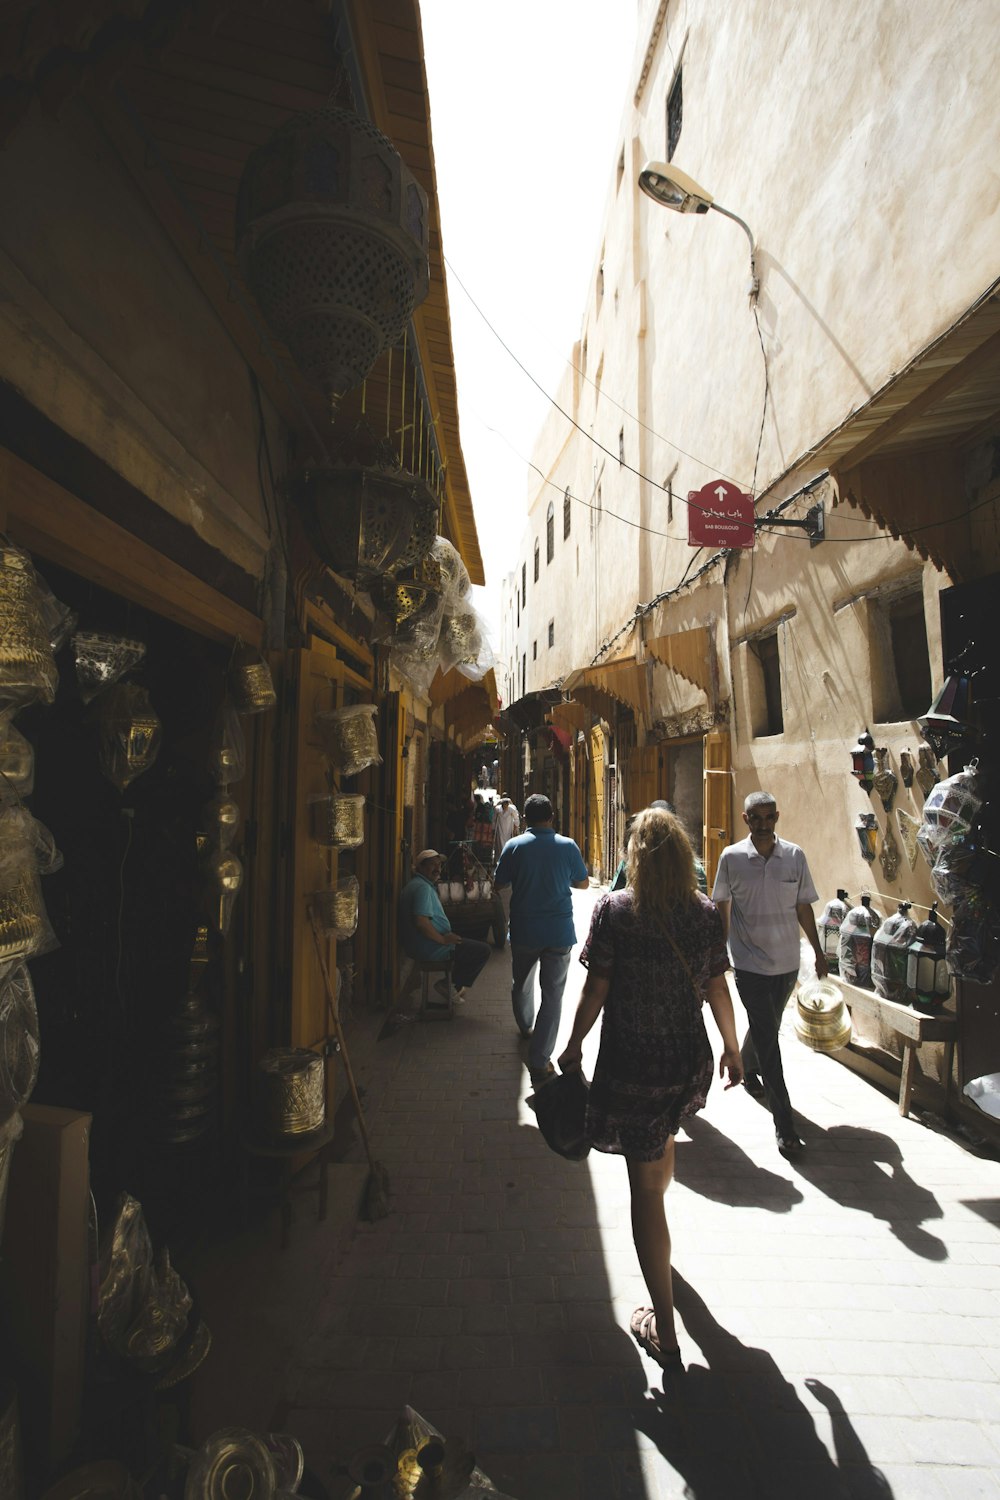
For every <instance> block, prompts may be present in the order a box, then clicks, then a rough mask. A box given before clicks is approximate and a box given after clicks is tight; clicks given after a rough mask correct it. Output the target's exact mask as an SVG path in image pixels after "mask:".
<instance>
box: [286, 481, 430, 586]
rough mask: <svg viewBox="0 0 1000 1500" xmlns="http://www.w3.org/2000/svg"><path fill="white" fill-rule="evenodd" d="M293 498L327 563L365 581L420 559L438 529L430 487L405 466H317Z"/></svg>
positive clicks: (314, 543) (353, 579)
mask: <svg viewBox="0 0 1000 1500" xmlns="http://www.w3.org/2000/svg"><path fill="white" fill-rule="evenodd" d="M292 499H293V500H294V501H295V503H296V505H297V507H298V510H299V514H300V515H301V517H302V522H303V525H304V526H305V528H306V531H307V533H308V535H309V540H310V541H311V542H312V545H313V547H314V548H315V550H316V552H317V553H318V554H319V556H320V558H321V559H322V560H323V562H324V563H326V565H327V567H329V568H332V569H333V571H334V572H335V573H339V574H340V575H341V576H342V577H344V578H349V579H351V580H352V581H353V582H355V583H360V584H362V585H367V584H369V583H371V582H373V581H374V580H375V579H377V578H379V577H381V576H383V575H384V574H386V573H389V572H395V571H397V570H398V569H400V568H410V567H413V566H414V565H415V564H416V563H419V562H421V561H422V559H423V558H425V557H426V556H427V553H428V552H429V551H430V549H431V546H432V544H433V541H434V536H435V532H436V530H437V517H438V502H437V500H436V499H435V497H434V495H433V493H432V492H431V489H430V487H429V486H428V485H427V484H425V483H424V481H423V480H422V479H418V478H417V477H416V476H415V475H413V474H409V473H407V472H406V471H405V470H402V469H398V470H392V469H384V468H377V467H365V466H362V465H356V466H351V467H347V468H343V469H322V470H317V471H316V472H314V473H310V474H306V475H304V476H303V478H302V479H301V480H300V481H299V483H298V484H297V485H296V486H295V488H294V489H293V492H292Z"/></svg>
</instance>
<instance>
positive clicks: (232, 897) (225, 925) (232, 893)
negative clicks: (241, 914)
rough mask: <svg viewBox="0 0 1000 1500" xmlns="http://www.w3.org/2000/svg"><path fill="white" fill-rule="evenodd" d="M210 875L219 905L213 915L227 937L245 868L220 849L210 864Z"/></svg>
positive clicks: (223, 934)
mask: <svg viewBox="0 0 1000 1500" xmlns="http://www.w3.org/2000/svg"><path fill="white" fill-rule="evenodd" d="M209 875H210V877H211V881H212V890H213V894H214V896H215V899H216V903H217V904H216V907H215V911H214V913H213V916H214V921H215V926H216V928H217V929H218V931H219V932H220V933H221V935H222V936H223V937H225V936H226V934H227V933H228V931H229V924H230V922H231V921H232V917H233V907H234V906H235V905H236V897H237V895H238V894H239V889H240V886H241V885H242V884H243V866H242V865H241V864H240V862H239V860H238V859H237V858H236V855H235V854H231V853H229V851H228V850H224V849H220V850H218V851H217V852H216V853H215V854H214V855H213V856H212V858H211V860H210V862H209Z"/></svg>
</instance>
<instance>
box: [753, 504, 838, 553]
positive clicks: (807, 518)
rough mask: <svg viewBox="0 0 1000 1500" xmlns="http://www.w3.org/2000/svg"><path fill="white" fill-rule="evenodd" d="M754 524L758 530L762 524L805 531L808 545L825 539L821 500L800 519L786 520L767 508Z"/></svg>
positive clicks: (824, 518) (823, 508) (824, 515)
mask: <svg viewBox="0 0 1000 1500" xmlns="http://www.w3.org/2000/svg"><path fill="white" fill-rule="evenodd" d="M755 526H756V529H757V530H758V531H759V530H760V529H761V527H763V526H794V527H795V528H796V529H797V530H799V531H804V532H805V533H806V535H807V536H808V538H809V545H810V547H818V546H819V544H820V542H824V541H826V510H825V507H824V505H823V501H822V500H817V502H816V504H815V505H813V506H810V508H809V510H807V511H806V513H805V515H804V516H803V517H802V519H801V520H800V521H790V520H786V519H785V517H784V516H779V515H778V512H777V511H775V510H769V511H765V513H764V515H762V516H758V517H757V520H756V523H755Z"/></svg>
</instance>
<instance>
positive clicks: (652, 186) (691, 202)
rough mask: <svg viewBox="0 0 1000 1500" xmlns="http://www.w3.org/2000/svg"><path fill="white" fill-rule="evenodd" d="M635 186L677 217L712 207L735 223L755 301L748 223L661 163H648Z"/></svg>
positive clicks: (756, 285) (754, 270) (677, 170)
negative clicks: (746, 249) (746, 251)
mask: <svg viewBox="0 0 1000 1500" xmlns="http://www.w3.org/2000/svg"><path fill="white" fill-rule="evenodd" d="M639 186H640V187H641V188H642V191H643V192H644V193H645V194H646V197H647V198H652V200H653V202H654V203H658V204H659V205H660V207H661V208H672V209H673V210H674V212H675V213H679V214H707V213H708V210H709V209H710V208H714V209H715V212H716V213H717V214H725V216H726V218H727V219H732V220H733V223H734V224H738V225H739V226H740V228H741V229H742V230H743V231H744V233H745V234H746V237H747V239H748V240H749V241H750V288H749V290H750V301H751V302H753V301H755V300H756V297H757V293H758V291H759V290H760V281H759V280H758V278H757V263H756V259H755V251H756V246H755V245H754V240H753V233H752V232H751V229H750V226H749V224H747V223H746V222H745V221H744V220H743V219H741V218H740V216H739V214H734V213H732V212H731V211H730V209H728V208H723V206H722V204H721V203H716V201H715V199H714V198H713V197H712V195H711V193H709V192H707V191H706V189H705V188H703V187H701V186H700V185H699V184H698V183H697V182H695V180H694V178H693V177H689V176H688V174H687V173H686V172H682V171H681V169H680V167H675V166H668V164H667V163H666V162H663V161H648V162H647V163H646V165H645V166H644V167H643V169H642V171H641V172H640V173H639Z"/></svg>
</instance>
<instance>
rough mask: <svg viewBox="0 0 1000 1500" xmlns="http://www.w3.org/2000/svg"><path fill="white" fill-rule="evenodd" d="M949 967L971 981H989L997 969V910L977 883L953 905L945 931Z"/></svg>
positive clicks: (999, 919)
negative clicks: (949, 922) (946, 932)
mask: <svg viewBox="0 0 1000 1500" xmlns="http://www.w3.org/2000/svg"><path fill="white" fill-rule="evenodd" d="M947 961H948V969H949V971H950V972H951V973H952V974H954V975H955V977H956V978H957V979H963V980H968V981H971V982H972V983H973V984H992V983H993V980H994V979H995V978H996V976H997V971H998V970H1000V912H998V911H997V908H996V907H995V906H994V904H993V902H992V901H991V900H990V898H989V897H988V896H987V895H986V893H985V891H983V890H982V889H980V887H978V886H969V888H968V890H967V892H966V895H965V897H964V898H963V900H962V901H960V902H959V904H958V905H957V906H956V907H955V910H954V912H953V914H952V919H951V931H950V932H949V934H948V944H947Z"/></svg>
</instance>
